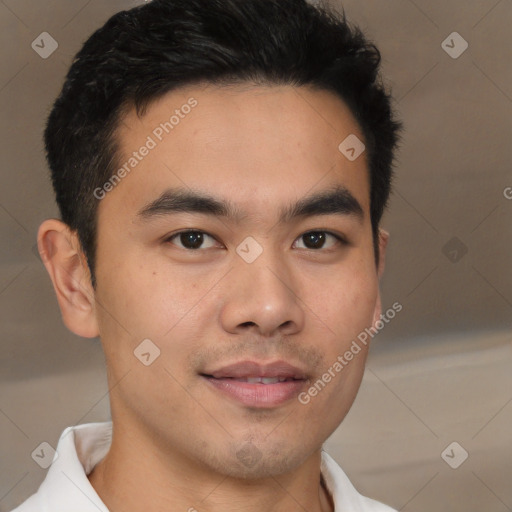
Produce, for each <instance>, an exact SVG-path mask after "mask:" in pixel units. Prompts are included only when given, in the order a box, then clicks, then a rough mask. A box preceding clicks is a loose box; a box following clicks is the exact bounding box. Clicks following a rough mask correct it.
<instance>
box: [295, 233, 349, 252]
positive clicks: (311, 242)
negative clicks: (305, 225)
mask: <svg viewBox="0 0 512 512" xmlns="http://www.w3.org/2000/svg"><path fill="white" fill-rule="evenodd" d="M297 240H298V241H299V243H300V241H302V244H303V246H302V247H301V246H299V249H313V250H318V249H329V248H331V247H334V246H335V245H336V244H339V243H343V242H344V241H343V240H342V239H341V238H340V237H339V236H336V235H334V234H333V233H329V232H328V231H309V232H307V233H304V234H303V235H301V236H300V237H299V238H298V239H297Z"/></svg>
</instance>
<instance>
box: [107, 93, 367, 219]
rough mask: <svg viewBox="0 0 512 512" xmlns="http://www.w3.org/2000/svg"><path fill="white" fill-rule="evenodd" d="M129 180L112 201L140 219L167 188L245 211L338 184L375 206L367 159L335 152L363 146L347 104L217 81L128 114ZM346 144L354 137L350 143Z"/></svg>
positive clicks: (124, 139) (121, 139) (124, 136)
mask: <svg viewBox="0 0 512 512" xmlns="http://www.w3.org/2000/svg"><path fill="white" fill-rule="evenodd" d="M117 136H118V143H119V152H118V165H119V167H120V168H121V167H122V166H123V167H124V168H125V170H126V172H124V173H122V174H123V176H124V177H123V179H122V180H120V182H119V184H118V185H116V187H115V189H114V190H113V191H112V192H109V194H108V196H107V198H106V200H105V201H103V202H102V203H104V204H102V205H100V209H101V208H104V207H106V206H107V203H108V204H109V205H113V207H115V206H116V205H117V207H119V208H122V209H123V210H125V211H126V212H127V214H128V213H129V212H130V211H131V212H133V213H135V212H136V211H138V210H139V208H140V206H141V205H142V204H143V203H146V202H147V201H149V200H152V199H155V198H156V197H157V196H158V195H160V194H161V193H162V191H163V190H165V189H166V188H175V187H180V188H190V189H194V190H196V191H198V190H199V191H204V192H207V193H208V194H210V195H215V196H216V197H218V198H221V199H225V200H230V201H231V202H236V204H237V205H238V206H239V208H240V210H241V211H244V210H246V211H247V212H250V211H256V210H255V207H256V206H257V205H259V208H260V209H261V208H262V207H263V208H266V209H267V210H266V211H268V209H269V208H270V209H272V207H273V206H275V207H276V209H277V208H281V206H282V204H284V203H290V202H291V201H296V200H297V199H300V197H303V196H305V195H306V194H308V193H311V192H315V191H321V190H322V189H328V188H332V187H333V186H336V185H342V186H343V187H345V188H347V189H348V190H350V191H351V192H352V194H353V195H354V196H355V197H356V198H357V200H358V201H359V202H360V203H361V205H362V206H363V209H364V210H365V211H368V210H369V177H368V168H367V161H366V154H365V152H363V153H362V154H361V155H360V156H359V157H358V158H357V159H356V160H354V161H350V160H349V159H348V158H347V157H346V156H345V155H344V154H343V153H342V152H341V151H340V150H339V148H338V146H339V145H340V143H342V141H344V140H345V139H346V138H347V137H349V136H350V137H354V136H356V137H357V138H358V139H359V140H361V141H363V135H362V132H361V129H360V127H359V126H358V124H357V122H356V121H355V119H354V117H353V116H352V114H351V112H350V110H349V109H348V107H347V106H346V105H345V104H344V103H343V101H342V100H341V99H339V98H338V97H337V96H335V95H334V94H333V93H330V92H327V91H319V90H312V89H310V88H306V87H291V86H268V87H266V86H254V85H237V86H230V87H213V86H211V85H206V86H195V87H187V88H182V89H178V90H175V91H172V92H170V93H167V94H166V95H164V96H163V97H161V98H160V99H158V100H156V101H154V102H153V103H151V104H150V105H149V107H148V109H147V111H146V112H145V114H144V115H143V116H142V117H138V116H137V115H136V113H135V111H134V110H131V111H129V112H128V113H127V114H126V115H125V116H124V118H123V119H122V122H121V123H120V125H119V129H118V133H117ZM349 140H350V139H349Z"/></svg>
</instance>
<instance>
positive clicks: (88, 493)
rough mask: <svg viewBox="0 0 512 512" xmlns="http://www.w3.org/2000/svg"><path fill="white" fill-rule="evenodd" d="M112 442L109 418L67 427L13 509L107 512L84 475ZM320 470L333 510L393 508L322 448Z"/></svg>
mask: <svg viewBox="0 0 512 512" xmlns="http://www.w3.org/2000/svg"><path fill="white" fill-rule="evenodd" d="M111 442H112V422H111V421H109V422H104V423H86V424H84V425H77V426H74V427H68V428H66V429H65V430H64V432H62V435H61V436H60V439H59V444H58V445H57V451H56V454H55V456H54V458H53V462H52V465H51V466H50V468H49V470H48V473H47V474H46V478H45V479H44V481H43V483H42V484H41V485H40V487H39V489H38V491H37V492H36V493H35V494H33V495H32V496H31V497H30V498H28V499H27V500H26V501H25V502H24V503H22V504H21V505H20V506H19V507H18V508H16V509H14V510H13V511H12V512H109V511H108V509H107V507H106V506H105V504H104V503H103V502H102V501H101V499H100V497H99V496H98V494H97V493H96V491H95V490H94V487H93V486H92V485H91V483H90V482H89V480H88V478H87V475H88V474H89V473H90V472H91V471H92V470H93V469H94V466H95V465H96V464H97V463H98V462H100V461H101V459H103V457H105V455H106V454H107V452H108V450H109V448H110V444H111ZM321 472H322V475H323V477H324V480H325V483H326V486H327V489H328V490H329V492H330V494H331V496H332V499H333V502H334V506H335V510H337V511H343V512H396V511H395V510H393V509H391V508H389V507H388V506H386V505H383V504H382V503H379V502H377V501H375V500H371V499H370V498H366V497H365V496H362V495H361V494H359V493H358V492H357V491H356V489H355V488H354V486H353V485H352V484H351V483H350V481H349V479H348V477H347V476H346V475H345V473H344V472H343V471H342V469H341V468H340V467H339V466H338V464H337V463H336V462H335V461H334V460H333V459H332V458H331V457H330V456H329V455H327V453H325V452H324V451H322V462H321Z"/></svg>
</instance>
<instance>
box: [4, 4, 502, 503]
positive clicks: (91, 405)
mask: <svg viewBox="0 0 512 512" xmlns="http://www.w3.org/2000/svg"><path fill="white" fill-rule="evenodd" d="M136 3H138V2H134V1H128V0H110V1H107V2H105V1H99V0H89V1H86V0H79V1H73V2H71V1H69V0H53V1H51V0H37V1H36V0H2V1H1V2H0V43H1V44H0V54H1V57H2V65H1V78H0V105H1V112H2V116H1V120H0V148H1V154H2V165H1V168H0V173H1V175H0V176H1V187H0V236H1V237H2V238H1V239H2V243H1V252H0V317H1V320H2V322H1V340H2V342H1V343H2V350H1V355H0V358H1V359H0V365H1V366H0V369H1V374H0V379H1V396H0V439H1V456H0V475H1V476H0V512H5V511H8V510H10V509H11V508H13V507H14V506H15V505H17V504H18V503H20V502H21V501H22V500H24V499H25V498H26V497H28V496H29V495H30V494H31V493H33V492H34V491H35V490H36V489H37V486H38V485H39V483H40V482H41V481H42V479H43V478H44V475H45V471H44V470H42V469H41V468H39V466H37V465H36V463H35V462H34V461H33V460H32V458H31V456H30V454H31V452H32V451H33V450H34V449H35V448H36V447H37V446H38V445H39V444H40V443H41V442H43V441H46V442H48V443H50V444H51V445H52V446H54V447H55V446H56V443H57V440H58V438H59V435H60V433H61V431H62V430H63V429H64V428H65V427H66V426H68V425H72V424H77V423H83V422H90V421H101V420H105V419H108V388H107V385H106V379H105V376H104V368H103V355H102V353H101V349H100V346H99V342H98V341H97V340H86V339H80V338H78V337H76V336H74V335H72V334H70V333H69V332H67V331H66V329H65V328H64V327H63V326H62V324H61V321H60V315H59V311H58V307H57V303H56V301H55V299H54V296H53V291H52V289H51V286H50V281H49V279H48V277H47V275H46V272H45V270H44V268H43V266H42V264H41V262H40V260H39V258H38V256H37V255H36V253H35V251H34V244H35V234H36V230H37V227H38V225H39V223H40V222H41V220H43V219H44V218H45V217H48V216H55V215H56V209H55V205H54V202H53V196H52V192H51V188H50V183H49V181H48V178H47V168H46V164H45V161H44V155H43V151H42V142H41V134H42V130H43V124H44V121H45V117H46V115H47V114H48V112H49V109H50V106H51V104H52V102H53V100H54V99H55V97H56V95H57V93H58V91H59V90H60V87H61V85H62V80H63V76H64V74H65V72H66V70H67V67H68V66H69V64H70V62H71V59H72V57H73V55H74V54H75V53H76V51H77V50H78V49H79V47H80V45H81V43H82V42H83V41H84V40H85V39H86V38H87V36H88V35H89V34H90V33H91V32H92V31H93V30H94V29H96V28H97V27H98V26H100V25H101V24H102V23H103V22H104V21H106V19H107V18H108V17H109V16H110V15H111V14H113V13H114V12H117V11H118V10H120V9H123V8H129V7H131V6H133V5H135V4H136ZM336 5H338V6H339V5H340V4H339V3H337V4H336ZM343 5H344V7H345V10H346V13H347V16H348V17H349V19H351V20H352V21H354V22H356V23H358V24H359V25H360V26H361V27H362V28H363V29H364V30H365V31H366V33H367V34H368V35H369V36H370V37H371V38H372V39H373V40H374V41H375V42H376V43H377V44H378V46H379V47H380V49H381V51H382V53H383V59H384V72H385V75H386V79H387V81H388V83H389V85H390V86H392V88H393V91H394V95H395V98H396V105H397V108H398V110H399V112H400V115H401V116H402V118H403V120H404V122H405V127H406V131H405V134H404V139H403V143H402V146H403V147H402V150H401V153H400V159H399V165H398V169H397V180H396V182H395V191H394V194H393V196H392V200H391V205H390V210H389V212H388V213H387V214H386V217H385V219H384V224H383V225H384V227H385V228H387V229H388V230H389V231H390V232H391V242H390V248H389V252H388V263H387V272H386V275H385V277H384V278H383V282H382V286H383V295H384V309H387V308H388V307H390V306H391V304H393V303H394V302H395V301H398V302H400V303H401V304H403V310H402V311H401V312H400V313H399V314H398V315H397V316H396V318H395V319H394V320H393V321H392V322H390V323H389V324H388V325H387V326H386V327H385V329H383V331H382V332H381V333H380V334H379V336H378V337H377V338H375V340H374V346H373V352H372V354H371V356H370V359H369V363H368V369H367V372H366V375H365V379H364V381H363V385H362V388H361V391H360V394H359V397H358V400H357V401H356V404H355V405H354V407H353V409H352V410H351V412H350V413H349V415H348V417H347V418H346V420H345V421H344V423H343V424H342V426H340V428H339V429H338V430H337V431H336V433H335V434H334V435H333V436H332V438H331V439H330V440H329V441H328V442H327V445H326V449H327V450H328V451H329V452H330V453H331V454H332V455H333V456H334V457H335V458H336V459H337V460H338V462H340V464H341V465H342V466H343V468H344V469H345V471H346V472H347V473H348V474H349V475H350V477H351V479H352V480H353V482H354V483H355V484H356V486H357V487H358V488H359V489H360V491H362V492H363V493H365V494H368V495H370V496H372V497H375V498H377V499H380V500H382V501H384V502H386V503H388V504H390V505H392V506H394V507H395V508H397V509H399V510H403V511H406V512H409V511H418V512H427V511H428V512H431V511H432V510H440V511H461V512H462V511H464V512H468V511H475V512H484V511H485V512H504V511H510V510H512V485H511V481H512V440H511V435H510V432H511V426H512V371H511V364H512V331H511V327H512V321H511V319H512V270H511V254H512V251H511V245H512V236H511V235H512V232H511V231H512V228H511V222H510V220H511V218H512V217H511V216H512V200H510V199H507V198H506V197H505V196H506V195H507V194H506V191H507V190H510V189H507V187H512V173H511V168H510V165H511V135H512V129H511V128H512V127H511V119H512V117H511V113H512V81H511V74H512V73H511V65H510V63H511V62H512V59H511V57H512V55H511V38H510V27H511V26H512V2H511V1H510V0H500V1H497V0H478V1H475V0H464V1H463V0H457V1H450V0H444V1H441V0H433V1H429V2H426V1H423V2H421V1H420V0H414V1H413V0H386V1H384V0H381V1H376V0H360V1H356V0H350V1H346V2H344V4H343ZM454 31H456V32H458V33H459V34H460V35H461V36H462V37H463V38H464V40H466V41H467V42H468V44H469V47H468V48H467V50H466V51H465V52H464V53H462V55H460V56H459V57H458V58H456V59H454V58H452V57H450V56H449V55H448V54H447V53H446V52H445V51H444V50H443V48H442V46H441V43H442V42H443V41H444V40H445V39H446V38H447V37H448V36H449V35H450V34H451V33H452V32H454ZM42 32H48V33H50V34H51V36H52V37H53V38H54V39H55V40H56V41H57V42H58V45H59V46H58V49H57V50H56V51H55V52H54V53H53V54H52V55H51V56H50V57H49V58H47V59H42V58H41V57H40V56H39V55H38V54H37V53H36V52H35V51H34V50H33V49H32V48H31V43H32V41H34V40H35V39H36V38H37V37H38V36H39V35H40V34H41V33H42ZM448 41H450V39H448ZM449 44H450V45H451V43H449ZM457 45H458V43H457V44H455V43H454V46H455V48H454V49H455V50H456V49H458V48H459V46H457ZM511 196H512V192H511V194H509V197H511ZM454 237H456V238H457V239H458V241H453V240H452V239H453V238H454ZM450 241H451V242H450ZM446 244H448V245H446ZM453 441H457V442H458V443H459V444H460V445H461V446H462V447H463V448H464V449H465V450H466V451H467V452H468V453H469V457H468V459H467V460H466V461H465V462H464V463H463V464H462V465H461V466H460V467H459V468H458V469H452V468H451V467H449V466H448V465H447V464H446V463H445V462H444V460H443V459H442V458H441V453H442V452H443V450H444V449H445V448H446V447H447V446H448V445H449V444H450V443H452V442H453ZM456 456H457V457H458V452H457V454H456Z"/></svg>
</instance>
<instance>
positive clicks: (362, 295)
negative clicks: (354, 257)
mask: <svg viewBox="0 0 512 512" xmlns="http://www.w3.org/2000/svg"><path fill="white" fill-rule="evenodd" d="M310 289H311V288H310ZM313 290H314V293H313V294H311V295H310V299H309V301H310V302H311V309H312V310H313V311H314V312H315V313H316V314H317V315H318V318H320V319H321V320H322V321H323V322H324V323H325V325H326V326H327V327H328V328H329V329H330V330H331V331H332V332H333V334H334V335H335V336H336V337H337V339H338V340H343V341H347V340H348V339H352V338H353V337H355V336H357V334H359V332H361V331H362V330H364V328H365V327H368V326H369V325H371V322H372V319H373V313H374V309H375V305H376V301H377V296H378V281H377V279H376V277H375V269H366V270H363V269H357V270H354V269H347V270H340V271H338V272H332V273H331V274H330V275H329V279H327V280H323V281H321V282H319V283H318V284H317V285H316V286H315V287H314V288H313Z"/></svg>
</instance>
